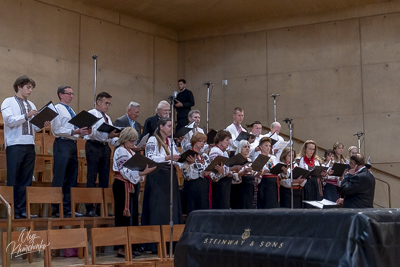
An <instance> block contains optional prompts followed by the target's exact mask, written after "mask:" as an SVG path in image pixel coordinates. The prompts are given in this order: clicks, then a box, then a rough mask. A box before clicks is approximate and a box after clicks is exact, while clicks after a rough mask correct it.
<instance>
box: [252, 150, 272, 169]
mask: <svg viewBox="0 0 400 267" xmlns="http://www.w3.org/2000/svg"><path fill="white" fill-rule="evenodd" d="M268 160H269V157H268V156H265V155H263V154H260V155H258V157H257V158H256V160H255V161H254V162H253V164H251V168H252V169H253V171H256V172H258V171H261V170H262V168H263V167H264V165H265V164H267V162H268Z"/></svg>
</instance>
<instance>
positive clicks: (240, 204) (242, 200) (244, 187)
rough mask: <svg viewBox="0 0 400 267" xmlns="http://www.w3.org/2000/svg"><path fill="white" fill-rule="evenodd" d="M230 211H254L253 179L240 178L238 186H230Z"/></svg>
mask: <svg viewBox="0 0 400 267" xmlns="http://www.w3.org/2000/svg"><path fill="white" fill-rule="evenodd" d="M231 208H232V209H254V177H253V176H242V182H241V183H240V184H232V189H231Z"/></svg>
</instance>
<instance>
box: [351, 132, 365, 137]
mask: <svg viewBox="0 0 400 267" xmlns="http://www.w3.org/2000/svg"><path fill="white" fill-rule="evenodd" d="M363 135H364V133H363V132H361V131H359V132H357V133H355V134H353V136H363Z"/></svg>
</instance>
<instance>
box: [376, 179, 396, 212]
mask: <svg viewBox="0 0 400 267" xmlns="http://www.w3.org/2000/svg"><path fill="white" fill-rule="evenodd" d="M375 180H377V181H379V182H382V183H384V184H386V185H387V186H388V198H389V208H391V207H392V198H391V194H390V184H389V183H388V182H386V181H384V180H382V179H379V178H376V177H375Z"/></svg>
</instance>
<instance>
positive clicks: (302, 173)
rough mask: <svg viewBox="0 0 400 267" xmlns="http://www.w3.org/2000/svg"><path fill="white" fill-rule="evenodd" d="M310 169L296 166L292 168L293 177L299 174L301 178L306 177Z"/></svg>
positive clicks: (295, 177) (297, 176)
mask: <svg viewBox="0 0 400 267" xmlns="http://www.w3.org/2000/svg"><path fill="white" fill-rule="evenodd" d="M310 173H311V171H308V170H306V169H303V168H300V167H296V168H294V169H293V179H297V178H299V177H300V176H301V178H303V179H306V178H308V176H309V175H310Z"/></svg>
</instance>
